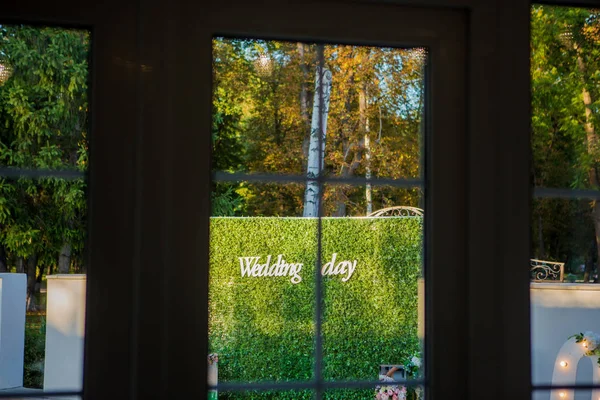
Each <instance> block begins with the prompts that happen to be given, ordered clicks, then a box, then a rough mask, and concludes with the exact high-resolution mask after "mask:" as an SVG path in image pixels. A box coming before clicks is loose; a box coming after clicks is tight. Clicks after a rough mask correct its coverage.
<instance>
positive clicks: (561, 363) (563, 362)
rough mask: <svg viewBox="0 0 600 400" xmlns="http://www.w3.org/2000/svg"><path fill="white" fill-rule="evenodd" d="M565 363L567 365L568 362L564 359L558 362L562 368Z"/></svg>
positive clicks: (564, 366)
mask: <svg viewBox="0 0 600 400" xmlns="http://www.w3.org/2000/svg"><path fill="white" fill-rule="evenodd" d="M567 365H569V363H568V362H566V361H564V360H563V361H561V362H560V366H561V367H563V368H566V367H567Z"/></svg>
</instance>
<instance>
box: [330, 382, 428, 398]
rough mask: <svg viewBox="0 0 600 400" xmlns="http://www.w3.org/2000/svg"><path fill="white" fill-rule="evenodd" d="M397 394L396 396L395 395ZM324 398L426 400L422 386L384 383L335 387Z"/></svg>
mask: <svg viewBox="0 0 600 400" xmlns="http://www.w3.org/2000/svg"><path fill="white" fill-rule="evenodd" d="M394 396H396V397H394ZM323 398H324V399H331V400H338V399H376V400H383V399H386V400H394V399H398V400H424V399H425V391H424V389H423V387H421V386H415V387H413V386H404V385H401V384H387V385H386V384H382V385H379V386H377V387H376V388H375V389H333V390H328V391H326V392H325V394H324V396H323Z"/></svg>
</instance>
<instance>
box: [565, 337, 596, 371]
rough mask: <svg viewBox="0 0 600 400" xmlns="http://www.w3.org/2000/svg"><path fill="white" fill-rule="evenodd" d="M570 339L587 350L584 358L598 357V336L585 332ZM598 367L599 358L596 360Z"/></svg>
mask: <svg viewBox="0 0 600 400" xmlns="http://www.w3.org/2000/svg"><path fill="white" fill-rule="evenodd" d="M571 338H575V342H576V343H581V345H582V346H583V347H584V348H586V349H587V351H586V352H585V355H586V356H594V355H595V356H600V347H599V346H600V335H599V334H597V333H595V332H592V331H586V332H585V333H578V334H575V335H573V336H570V337H569V339H571ZM598 366H600V358H598Z"/></svg>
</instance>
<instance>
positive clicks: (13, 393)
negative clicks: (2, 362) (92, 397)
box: [0, 390, 83, 399]
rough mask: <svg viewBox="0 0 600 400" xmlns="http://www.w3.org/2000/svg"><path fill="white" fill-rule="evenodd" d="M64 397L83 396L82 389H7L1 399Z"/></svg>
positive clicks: (0, 392)
mask: <svg viewBox="0 0 600 400" xmlns="http://www.w3.org/2000/svg"><path fill="white" fill-rule="evenodd" d="M59 396H60V397H62V396H80V397H81V396H83V391H81V390H64V391H48V392H45V391H43V390H40V391H39V392H38V391H22V390H6V391H0V399H6V398H8V399H19V398H25V397H30V398H31V397H33V398H38V399H39V398H44V399H45V398H50V397H59Z"/></svg>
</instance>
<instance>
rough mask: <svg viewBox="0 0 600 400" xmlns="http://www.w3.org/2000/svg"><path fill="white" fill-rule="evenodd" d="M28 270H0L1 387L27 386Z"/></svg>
mask: <svg viewBox="0 0 600 400" xmlns="http://www.w3.org/2000/svg"><path fill="white" fill-rule="evenodd" d="M26 297H27V277H26V276H25V274H12V273H0V389H9V388H19V387H21V386H23V355H24V346H25V302H26Z"/></svg>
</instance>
